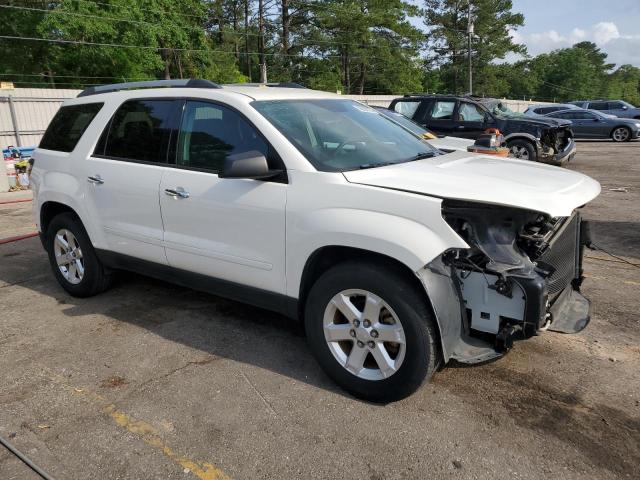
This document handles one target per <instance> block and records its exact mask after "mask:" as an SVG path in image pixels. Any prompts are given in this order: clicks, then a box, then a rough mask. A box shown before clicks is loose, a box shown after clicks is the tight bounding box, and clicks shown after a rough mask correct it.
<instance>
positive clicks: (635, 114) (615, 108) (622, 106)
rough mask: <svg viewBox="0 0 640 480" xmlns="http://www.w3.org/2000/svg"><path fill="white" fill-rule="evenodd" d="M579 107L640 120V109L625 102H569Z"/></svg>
mask: <svg viewBox="0 0 640 480" xmlns="http://www.w3.org/2000/svg"><path fill="white" fill-rule="evenodd" d="M569 103H571V104H573V105H577V106H578V107H581V108H585V109H589V110H598V111H599V112H602V113H608V114H610V115H615V116H616V117H622V118H635V119H638V120H640V108H638V107H634V106H633V105H631V104H630V103H627V102H625V101H624V100H579V101H575V102H569Z"/></svg>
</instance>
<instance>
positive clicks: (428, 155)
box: [358, 152, 439, 170]
mask: <svg viewBox="0 0 640 480" xmlns="http://www.w3.org/2000/svg"><path fill="white" fill-rule="evenodd" d="M436 155H439V153H438V152H420V153H418V154H416V155H414V156H413V157H411V158H409V159H407V160H404V161H402V162H381V163H364V164H362V165H360V166H359V167H358V168H359V169H360V170H364V169H367V168H376V167H386V166H387V165H398V164H400V163H407V162H414V161H416V160H422V159H423V158H431V157H435V156H436Z"/></svg>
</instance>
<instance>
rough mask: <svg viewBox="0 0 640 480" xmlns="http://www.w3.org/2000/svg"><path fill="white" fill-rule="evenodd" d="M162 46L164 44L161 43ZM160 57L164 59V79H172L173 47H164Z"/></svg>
mask: <svg viewBox="0 0 640 480" xmlns="http://www.w3.org/2000/svg"><path fill="white" fill-rule="evenodd" d="M160 45H161V46H162V44H160ZM160 58H162V60H163V61H164V79H165V80H171V49H169V48H162V49H161V50H160Z"/></svg>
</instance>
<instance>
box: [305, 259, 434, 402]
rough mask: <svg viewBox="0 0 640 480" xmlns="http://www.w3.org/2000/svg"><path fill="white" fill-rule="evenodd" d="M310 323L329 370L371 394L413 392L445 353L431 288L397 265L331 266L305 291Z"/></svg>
mask: <svg viewBox="0 0 640 480" xmlns="http://www.w3.org/2000/svg"><path fill="white" fill-rule="evenodd" d="M338 305H339V306H338ZM365 307H366V308H365ZM343 311H347V315H349V316H350V317H351V318H347V315H344V314H343V313H342V312H343ZM305 330H306V334H307V341H308V343H309V345H310V348H311V351H312V352H313V354H314V356H315V358H316V360H317V361H318V363H319V364H320V366H321V367H322V369H323V370H324V371H325V372H326V373H327V375H329V376H330V377H331V378H332V379H333V380H334V381H335V382H336V383H337V384H338V385H340V386H341V387H342V388H343V389H345V390H346V391H348V392H349V393H351V394H352V395H354V396H356V397H358V398H361V399H363V400H367V401H371V402H391V401H395V400H400V399H402V398H405V397H407V396H409V395H410V394H412V393H413V392H415V391H416V390H417V389H418V388H419V387H420V385H421V384H422V383H423V382H424V381H425V379H428V378H430V377H431V375H432V374H433V371H434V370H435V368H436V365H437V360H438V358H439V353H438V352H439V350H438V347H437V344H436V339H437V334H436V329H435V327H434V322H433V319H432V315H431V310H430V308H429V306H428V304H427V301H426V298H425V295H424V294H423V293H422V292H421V291H420V290H419V289H418V288H417V287H416V286H414V284H412V283H411V282H410V281H409V280H408V279H407V278H406V277H405V276H404V275H403V274H402V272H400V271H398V270H397V269H395V268H385V267H378V266H374V265H372V264H369V263H364V262H345V263H342V264H339V265H337V266H335V267H333V268H331V269H330V270H328V271H326V272H325V273H324V274H322V275H321V276H320V278H319V279H318V280H317V281H316V283H315V284H314V285H313V287H312V288H311V291H310V292H309V295H308V297H307V302H306V307H305ZM329 338H332V339H333V340H329Z"/></svg>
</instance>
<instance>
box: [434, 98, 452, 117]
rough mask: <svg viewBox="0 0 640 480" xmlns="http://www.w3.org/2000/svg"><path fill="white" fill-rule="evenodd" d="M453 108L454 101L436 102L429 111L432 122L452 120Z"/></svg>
mask: <svg viewBox="0 0 640 480" xmlns="http://www.w3.org/2000/svg"><path fill="white" fill-rule="evenodd" d="M455 107H456V102H455V100H436V101H435V102H434V104H433V108H432V109H431V118H432V119H433V120H453V110H454V109H455Z"/></svg>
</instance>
